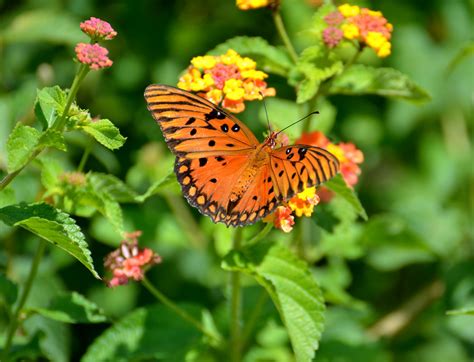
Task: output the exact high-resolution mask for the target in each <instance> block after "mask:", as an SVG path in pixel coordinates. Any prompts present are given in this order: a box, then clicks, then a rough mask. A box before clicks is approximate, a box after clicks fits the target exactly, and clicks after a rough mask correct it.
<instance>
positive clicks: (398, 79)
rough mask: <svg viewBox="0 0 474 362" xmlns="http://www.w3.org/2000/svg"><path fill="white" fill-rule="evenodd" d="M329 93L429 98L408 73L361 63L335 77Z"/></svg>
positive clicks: (423, 99) (421, 99) (414, 99)
mask: <svg viewBox="0 0 474 362" xmlns="http://www.w3.org/2000/svg"><path fill="white" fill-rule="evenodd" d="M329 94H347V95H361V94H376V95H379V96H382V97H393V98H401V99H405V100H409V101H414V102H419V103H422V102H427V101H429V100H430V99H431V97H430V95H429V94H428V92H427V91H426V90H424V89H423V88H421V87H420V86H418V85H417V84H416V83H415V82H414V81H413V80H411V79H410V77H409V76H408V75H406V74H403V73H402V72H400V71H398V70H396V69H393V68H374V67H370V66H367V65H362V64H355V65H352V66H350V67H348V68H347V69H345V70H344V72H343V73H342V74H341V75H340V76H338V77H337V78H335V79H334V81H333V82H332V83H331V86H330V87H329Z"/></svg>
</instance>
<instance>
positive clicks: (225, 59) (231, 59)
mask: <svg viewBox="0 0 474 362" xmlns="http://www.w3.org/2000/svg"><path fill="white" fill-rule="evenodd" d="M220 58H221V62H222V63H223V64H226V65H229V64H236V63H237V60H238V59H239V58H241V57H240V55H239V54H238V53H237V52H236V51H235V50H234V49H229V50H228V51H227V53H225V54H223V55H221V56H220Z"/></svg>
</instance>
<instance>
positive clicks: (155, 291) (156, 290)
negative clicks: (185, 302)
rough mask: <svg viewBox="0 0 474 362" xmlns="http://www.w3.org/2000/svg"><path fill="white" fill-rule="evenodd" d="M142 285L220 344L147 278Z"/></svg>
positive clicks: (218, 339)
mask: <svg viewBox="0 0 474 362" xmlns="http://www.w3.org/2000/svg"><path fill="white" fill-rule="evenodd" d="M142 284H143V285H144V286H145V288H146V289H148V291H149V292H150V293H151V294H153V296H154V297H155V298H156V299H158V300H159V301H160V302H161V303H163V304H164V305H165V306H167V307H168V308H169V309H171V310H172V311H173V312H175V313H176V314H177V315H179V316H180V317H181V318H182V319H184V320H185V321H186V322H188V323H189V324H192V325H193V326H194V327H195V328H196V329H198V330H199V331H200V332H202V333H203V334H205V335H206V336H208V337H209V338H211V339H213V340H214V341H216V342H218V343H220V337H219V336H217V335H215V334H214V333H212V332H210V331H208V330H207V329H206V328H204V326H203V325H202V324H201V322H199V321H198V320H197V319H195V318H194V317H193V316H191V315H190V314H188V313H187V312H186V311H185V310H183V309H181V308H180V307H178V306H177V305H176V304H175V303H173V302H172V301H171V300H170V299H168V298H167V297H166V296H165V295H164V294H163V293H161V292H160V291H159V290H158V289H156V288H155V287H154V286H153V284H151V283H150V281H149V280H148V279H147V277H144V278H143V280H142Z"/></svg>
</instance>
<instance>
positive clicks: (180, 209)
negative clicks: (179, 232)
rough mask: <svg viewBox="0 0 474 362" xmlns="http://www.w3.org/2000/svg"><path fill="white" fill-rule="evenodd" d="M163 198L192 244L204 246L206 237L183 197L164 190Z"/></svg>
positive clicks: (198, 246) (199, 246)
mask: <svg viewBox="0 0 474 362" xmlns="http://www.w3.org/2000/svg"><path fill="white" fill-rule="evenodd" d="M164 198H165V199H166V202H167V203H168V205H169V207H170V208H171V210H172V211H173V213H174V214H175V215H176V220H177V221H178V223H179V224H180V225H181V227H182V229H183V231H184V232H185V233H186V234H187V236H188V238H189V240H190V241H191V243H192V245H193V246H194V247H196V248H199V249H202V248H204V247H205V246H206V244H207V239H206V237H205V236H204V234H203V233H202V231H201V229H200V228H199V225H198V224H197V223H196V221H195V220H194V218H193V216H192V215H191V213H190V212H189V209H188V207H187V206H186V204H185V203H184V201H183V198H182V197H181V196H177V195H175V194H172V193H171V192H165V193H164Z"/></svg>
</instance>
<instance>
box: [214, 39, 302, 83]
mask: <svg viewBox="0 0 474 362" xmlns="http://www.w3.org/2000/svg"><path fill="white" fill-rule="evenodd" d="M229 49H234V50H235V51H236V52H237V53H239V54H240V55H242V56H248V57H250V58H252V59H253V60H255V61H256V62H257V68H258V69H261V70H263V71H265V72H268V73H273V74H278V75H281V76H283V77H284V76H286V75H287V74H288V72H289V71H290V69H291V67H292V66H294V65H293V63H292V62H291V59H290V57H289V56H288V53H287V52H286V50H284V49H283V48H277V47H275V46H273V45H270V44H269V43H268V42H267V41H266V40H265V39H263V38H260V37H247V36H238V37H235V38H232V39H229V40H227V41H226V42H224V43H222V44H219V45H218V46H217V47H215V48H214V49H212V50H211V51H210V52H209V53H208V54H210V55H221V54H225V53H226V52H227V50H229Z"/></svg>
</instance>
